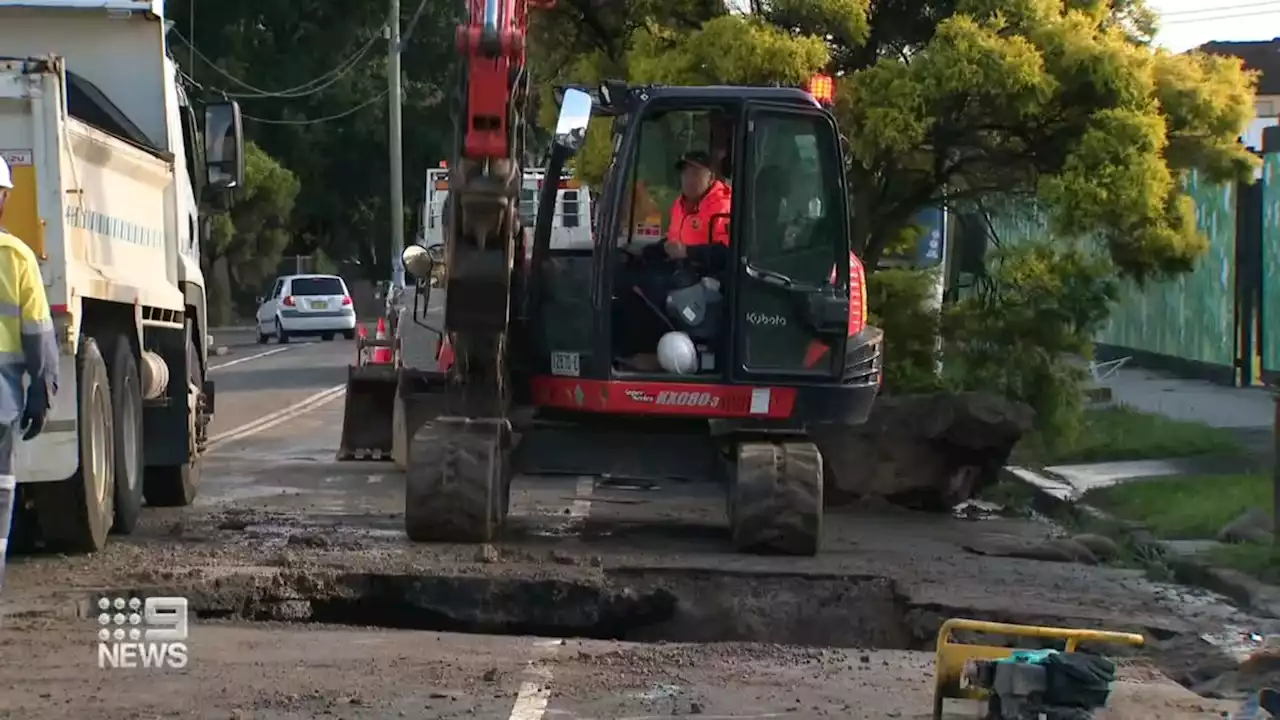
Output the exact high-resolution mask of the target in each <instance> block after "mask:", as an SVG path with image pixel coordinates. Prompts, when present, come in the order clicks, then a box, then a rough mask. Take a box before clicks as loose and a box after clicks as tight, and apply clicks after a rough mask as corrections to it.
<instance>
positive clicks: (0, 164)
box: [0, 157, 13, 190]
mask: <svg viewBox="0 0 1280 720" xmlns="http://www.w3.org/2000/svg"><path fill="white" fill-rule="evenodd" d="M12 189H13V173H11V172H9V163H7V162H5V160H4V158H3V157H0V190H12Z"/></svg>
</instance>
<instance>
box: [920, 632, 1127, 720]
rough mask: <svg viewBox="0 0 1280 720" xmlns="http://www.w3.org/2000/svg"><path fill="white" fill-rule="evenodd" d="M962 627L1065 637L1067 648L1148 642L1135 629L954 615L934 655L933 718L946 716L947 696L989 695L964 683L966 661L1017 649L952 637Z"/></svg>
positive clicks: (994, 657) (996, 657)
mask: <svg viewBox="0 0 1280 720" xmlns="http://www.w3.org/2000/svg"><path fill="white" fill-rule="evenodd" d="M958 630H968V631H970V632H978V633H986V634H989V635H1012V636H1016V637H1033V638H1045V639H1052V640H1065V641H1066V648H1065V650H1066V652H1074V651H1075V649H1076V646H1077V645H1079V644H1080V643H1082V642H1095V643H1113V644H1117V645H1133V646H1139V645H1142V644H1143V643H1144V642H1146V641H1145V640H1144V639H1143V637H1142V636H1141V635H1137V634H1135V633H1120V632H1106V631H1103V630H1073V629H1071V628H1055V627H1042V626H1039V625H1010V624H1008V623H998V622H986V621H983V620H965V619H962V618H952V619H950V620H948V621H946V622H944V623H942V628H941V629H940V630H939V631H938V654H937V657H936V658H935V659H934V668H935V669H934V672H935V677H936V681H935V683H934V691H933V720H942V710H943V704H944V703H945V702H946V700H947V699H956V700H982V699H984V698H986V696H987V692H986V690H984V689H982V688H976V687H972V686H969V687H964V686H962V683H961V679H962V677H963V676H964V666H965V663H967V662H969V661H970V660H1000V659H1003V658H1007V657H1010V656H1012V655H1013V651H1014V649H1015V648H1007V647H998V646H995V645H970V644H967V643H960V642H955V640H954V639H953V638H952V633H954V632H956V631H958Z"/></svg>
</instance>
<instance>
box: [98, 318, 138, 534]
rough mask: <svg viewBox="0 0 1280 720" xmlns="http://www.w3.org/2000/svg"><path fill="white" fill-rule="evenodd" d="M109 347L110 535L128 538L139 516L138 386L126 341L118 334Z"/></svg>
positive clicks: (130, 352)
mask: <svg viewBox="0 0 1280 720" xmlns="http://www.w3.org/2000/svg"><path fill="white" fill-rule="evenodd" d="M111 345H112V348H111V362H109V363H107V368H108V374H109V376H110V378H111V416H112V417H111V419H112V424H113V428H114V432H113V438H112V444H113V451H114V454H115V506H116V507H115V522H113V523H112V524H111V532H114V533H117V534H119V535H128V534H129V533H131V532H133V529H134V528H136V527H137V526H138V517H139V515H140V514H141V513H142V468H143V466H144V464H145V462H146V460H145V459H144V458H143V454H142V437H143V430H142V384H141V381H140V380H139V379H138V361H137V360H135V359H134V357H133V346H132V345H131V344H130V343H129V338H127V337H125V336H124V335H120V336H118V337H116V338H115V339H114V340H113V341H112V343H111Z"/></svg>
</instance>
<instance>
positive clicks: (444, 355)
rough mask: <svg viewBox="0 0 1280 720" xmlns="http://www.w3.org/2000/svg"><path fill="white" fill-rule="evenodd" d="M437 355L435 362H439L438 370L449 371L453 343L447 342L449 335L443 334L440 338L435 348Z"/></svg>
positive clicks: (451, 363) (452, 357)
mask: <svg viewBox="0 0 1280 720" xmlns="http://www.w3.org/2000/svg"><path fill="white" fill-rule="evenodd" d="M437 350H438V351H439V352H438V355H437V357H436V362H437V363H439V366H440V372H449V368H451V367H453V360H454V355H453V343H451V342H449V336H448V335H445V336H444V337H442V338H440V347H439V348H437Z"/></svg>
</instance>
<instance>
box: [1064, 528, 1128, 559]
mask: <svg viewBox="0 0 1280 720" xmlns="http://www.w3.org/2000/svg"><path fill="white" fill-rule="evenodd" d="M1071 540H1072V542H1074V543H1076V544H1078V545H1081V546H1083V547H1084V548H1085V549H1087V550H1088V551H1089V552H1090V553H1093V556H1094V557H1095V558H1097V559H1098V560H1111V559H1112V558H1115V557H1116V556H1118V555H1119V554H1120V546H1119V545H1116V542H1115V540H1112V539H1111V538H1109V537H1107V536H1105V535H1095V534H1093V533H1081V534H1080V535H1076V536H1074V537H1072V538H1071Z"/></svg>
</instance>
